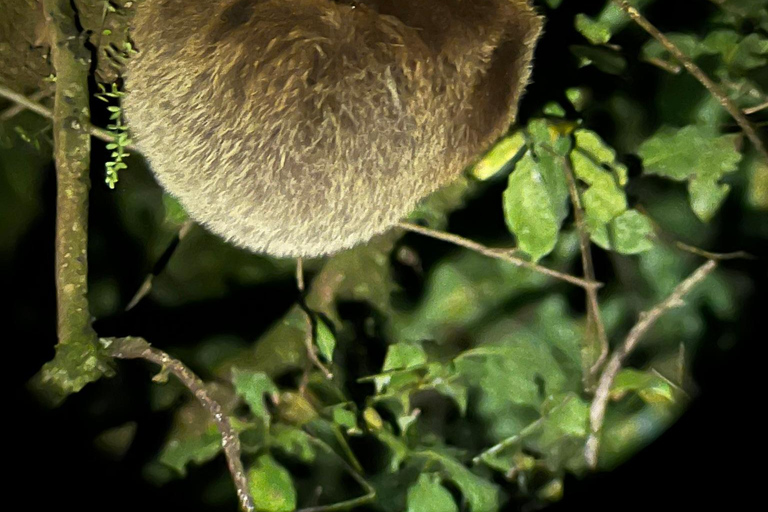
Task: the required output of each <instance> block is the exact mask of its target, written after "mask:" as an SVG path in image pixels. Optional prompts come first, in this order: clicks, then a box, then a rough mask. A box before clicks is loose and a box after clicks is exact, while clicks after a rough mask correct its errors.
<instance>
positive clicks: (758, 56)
mask: <svg viewBox="0 0 768 512" xmlns="http://www.w3.org/2000/svg"><path fill="white" fill-rule="evenodd" d="M702 45H703V46H704V48H706V49H707V50H708V51H709V53H718V54H720V55H721V56H722V58H723V62H725V65H726V66H728V67H731V68H734V70H736V71H737V72H744V71H747V70H750V69H754V68H759V67H763V66H765V65H766V63H768V39H766V38H765V37H763V36H761V35H759V34H757V33H752V34H749V35H747V36H746V37H743V36H742V35H741V34H739V33H738V32H736V31H733V30H727V29H726V30H716V31H714V32H711V33H710V34H709V35H707V37H706V38H705V39H704V41H703V43H702Z"/></svg>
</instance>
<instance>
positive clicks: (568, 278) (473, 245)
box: [398, 222, 602, 288]
mask: <svg viewBox="0 0 768 512" xmlns="http://www.w3.org/2000/svg"><path fill="white" fill-rule="evenodd" d="M398 227H400V228H402V229H405V230H407V231H411V232H413V233H419V234H420V235H424V236H428V237H431V238H435V239H437V240H442V241H444V242H448V243H452V244H454V245H458V246H461V247H465V248H467V249H471V250H473V251H475V252H477V253H480V254H482V255H484V256H489V257H491V258H496V259H499V260H504V261H508V262H510V263H513V264H514V265H517V266H518V267H523V268H527V269H529V270H533V271H534V272H538V273H540V274H544V275H547V276H550V277H554V278H555V279H559V280H561V281H565V282H567V283H571V284H575V285H576V286H581V287H582V288H600V287H601V286H602V283H599V282H596V281H589V280H587V279H582V278H580V277H576V276H572V275H570V274H565V273H563V272H558V271H557V270H552V269H550V268H547V267H544V266H541V265H537V264H536V263H531V262H530V261H526V260H524V259H523V258H520V257H518V256H514V255H513V254H512V252H513V251H514V250H513V249H493V248H491V247H486V246H484V245H482V244H479V243H477V242H474V241H472V240H468V239H466V238H463V237H461V236H458V235H454V234H451V233H444V232H442V231H437V230H434V229H430V228H425V227H422V226H419V225H416V224H411V223H409V222H400V223H398Z"/></svg>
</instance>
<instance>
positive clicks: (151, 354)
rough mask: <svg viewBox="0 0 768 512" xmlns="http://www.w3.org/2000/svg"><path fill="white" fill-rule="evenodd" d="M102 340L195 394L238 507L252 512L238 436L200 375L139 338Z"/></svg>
mask: <svg viewBox="0 0 768 512" xmlns="http://www.w3.org/2000/svg"><path fill="white" fill-rule="evenodd" d="M101 342H102V343H103V344H104V345H105V346H106V349H107V353H108V354H109V355H110V356H112V357H114V358H116V359H144V360H145V361H150V362H152V363H155V364H158V365H160V366H161V367H162V368H163V369H164V370H167V371H168V372H170V373H172V374H173V375H175V376H176V378H178V379H179V381H181V383H182V384H183V385H184V386H185V387H186V388H187V389H189V390H190V391H191V392H192V394H193V395H195V398H197V399H198V400H199V401H200V404H201V405H202V406H203V407H204V408H205V410H206V411H208V412H209V413H210V414H211V417H212V418H213V421H214V423H216V427H217V428H218V429H219V432H220V433H221V447H222V449H223V450H224V455H225V456H226V458H227V466H229V472H230V473H231V474H232V480H233V481H234V483H235V488H236V489H237V497H238V500H239V501H240V507H241V509H242V510H243V511H245V512H253V511H254V510H255V509H256V507H255V505H254V502H253V497H252V496H251V493H250V491H249V489H248V478H247V476H246V473H245V468H244V467H243V463H242V461H241V460H240V439H239V438H238V436H237V432H235V429H234V428H233V427H232V423H231V422H230V421H229V418H228V417H227V415H226V414H224V412H223V410H222V408H221V405H220V404H219V403H218V402H217V401H216V400H214V399H213V398H211V395H210V394H209V393H208V391H207V390H206V388H205V384H204V383H203V381H202V380H201V379H200V377H198V376H197V375H195V374H194V373H193V372H192V370H190V369H189V368H187V366H186V365H184V363H182V362H181V361H179V360H178V359H174V358H173V357H171V356H170V355H168V354H167V353H165V352H163V351H162V350H159V349H157V348H154V347H152V346H151V345H150V344H149V343H148V342H147V341H146V340H144V339H142V338H136V337H128V338H102V339H101Z"/></svg>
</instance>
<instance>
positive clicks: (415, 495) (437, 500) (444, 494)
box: [407, 473, 459, 512]
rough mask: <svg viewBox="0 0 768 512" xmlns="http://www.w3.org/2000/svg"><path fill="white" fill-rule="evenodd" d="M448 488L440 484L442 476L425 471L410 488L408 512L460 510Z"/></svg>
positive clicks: (455, 511) (450, 511)
mask: <svg viewBox="0 0 768 512" xmlns="http://www.w3.org/2000/svg"><path fill="white" fill-rule="evenodd" d="M458 511H459V507H458V506H456V502H455V501H453V496H451V493H450V492H448V489H446V488H445V487H443V486H442V485H441V484H440V476H439V475H435V474H427V473H423V474H421V475H420V476H419V479H418V480H417V481H416V483H415V484H413V486H411V488H410V489H408V508H407V512H458Z"/></svg>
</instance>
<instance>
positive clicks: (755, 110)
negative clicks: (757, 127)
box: [744, 101, 768, 116]
mask: <svg viewBox="0 0 768 512" xmlns="http://www.w3.org/2000/svg"><path fill="white" fill-rule="evenodd" d="M767 108H768V101H765V102H763V103H761V104H760V105H755V106H754V107H749V108H745V109H744V113H745V114H746V115H748V116H751V115H752V114H757V113H758V112H760V111H761V110H765V109H767Z"/></svg>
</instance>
